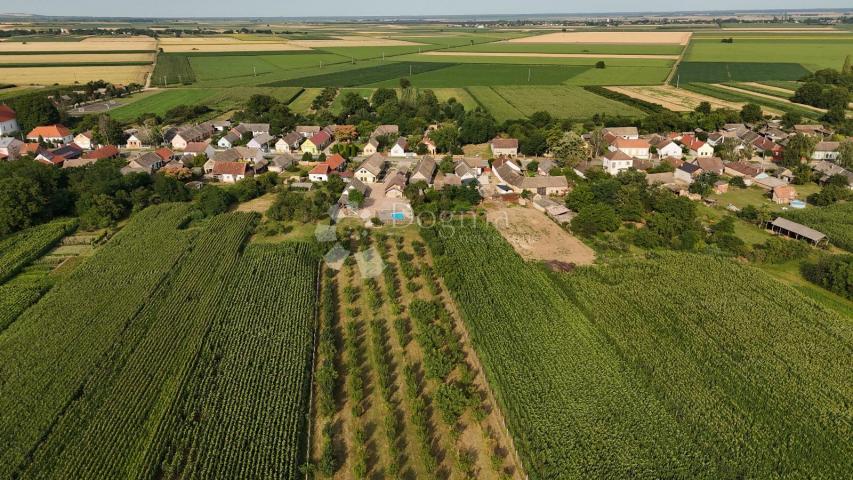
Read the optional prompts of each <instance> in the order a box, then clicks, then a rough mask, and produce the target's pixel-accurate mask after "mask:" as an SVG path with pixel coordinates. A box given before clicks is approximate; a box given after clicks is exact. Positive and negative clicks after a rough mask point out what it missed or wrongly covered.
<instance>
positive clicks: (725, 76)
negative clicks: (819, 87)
mask: <svg viewBox="0 0 853 480" xmlns="http://www.w3.org/2000/svg"><path fill="white" fill-rule="evenodd" d="M752 58H753V59H755V58H756V57H752ZM808 74H809V71H808V70H806V68H805V67H803V66H802V65H800V64H799V63H772V62H767V63H758V62H726V61H723V62H694V61H689V60H686V61H683V62H681V63H680V64H679V65H678V71H677V76H676V79H677V80H678V82H679V83H681V84H685V83H694V82H702V83H724V82H763V81H768V80H799V79H801V78H803V77H804V76H806V75H808Z"/></svg>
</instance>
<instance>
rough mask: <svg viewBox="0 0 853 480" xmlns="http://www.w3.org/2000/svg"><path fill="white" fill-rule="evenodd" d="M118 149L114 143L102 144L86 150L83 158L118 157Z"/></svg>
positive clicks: (104, 158) (103, 158)
mask: <svg viewBox="0 0 853 480" xmlns="http://www.w3.org/2000/svg"><path fill="white" fill-rule="evenodd" d="M119 153H121V152H119V149H118V147H116V146H115V145H104V146H103V147H101V148H98V149H96V150H92V151H91V152H86V153H84V154H83V158H84V159H86V160H106V159H108V158H118V156H119Z"/></svg>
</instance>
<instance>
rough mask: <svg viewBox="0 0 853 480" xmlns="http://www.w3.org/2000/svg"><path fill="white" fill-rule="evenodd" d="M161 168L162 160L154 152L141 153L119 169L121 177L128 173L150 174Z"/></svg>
mask: <svg viewBox="0 0 853 480" xmlns="http://www.w3.org/2000/svg"><path fill="white" fill-rule="evenodd" d="M162 167H163V159H162V158H160V156H159V155H157V154H156V153H154V152H148V153H143V154H140V155H137V156H136V157H135V158H133V159H131V160H130V162H128V164H127V165H126V166H125V167H123V168H122V169H121V173H122V174H123V175H127V174H128V173H147V174H149V175H150V174H152V173H154V172H156V171H157V170H159V169H160V168H162Z"/></svg>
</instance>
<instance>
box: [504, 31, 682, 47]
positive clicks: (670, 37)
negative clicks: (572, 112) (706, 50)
mask: <svg viewBox="0 0 853 480" xmlns="http://www.w3.org/2000/svg"><path fill="white" fill-rule="evenodd" d="M507 41H508V42H509V43H623V44H640V45H646V44H678V45H687V42H689V41H690V32H558V33H546V34H544V35H536V36H533V37H522V38H513V39H510V40H507Z"/></svg>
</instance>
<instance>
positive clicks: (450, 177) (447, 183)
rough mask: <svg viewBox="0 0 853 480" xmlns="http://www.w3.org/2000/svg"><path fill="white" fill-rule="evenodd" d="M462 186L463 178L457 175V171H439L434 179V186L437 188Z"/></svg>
mask: <svg viewBox="0 0 853 480" xmlns="http://www.w3.org/2000/svg"><path fill="white" fill-rule="evenodd" d="M460 186H462V179H461V178H459V177H457V176H456V174H455V173H448V174H445V173H443V172H440V171H439V172H438V173H437V174H436V175H435V179H434V180H433V188H435V189H436V190H443V189H444V188H445V187H460Z"/></svg>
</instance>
